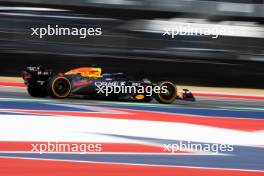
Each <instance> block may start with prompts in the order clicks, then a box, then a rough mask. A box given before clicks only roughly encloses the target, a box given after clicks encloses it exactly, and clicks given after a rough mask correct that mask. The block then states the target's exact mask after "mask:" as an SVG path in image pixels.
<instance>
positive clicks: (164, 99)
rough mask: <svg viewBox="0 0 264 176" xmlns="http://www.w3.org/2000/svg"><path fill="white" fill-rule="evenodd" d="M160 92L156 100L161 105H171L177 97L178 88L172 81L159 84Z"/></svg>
mask: <svg viewBox="0 0 264 176" xmlns="http://www.w3.org/2000/svg"><path fill="white" fill-rule="evenodd" d="M159 86H160V92H159V93H156V94H155V96H154V97H155V99H156V100H157V101H158V102H159V103H165V104H170V103H173V102H174V101H175V99H176V97H177V89H176V86H175V85H174V84H173V83H172V82H170V81H164V82H161V83H159Z"/></svg>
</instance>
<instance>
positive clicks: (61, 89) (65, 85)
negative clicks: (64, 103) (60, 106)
mask: <svg viewBox="0 0 264 176" xmlns="http://www.w3.org/2000/svg"><path fill="white" fill-rule="evenodd" d="M52 90H53V93H54V94H55V95H56V96H57V97H59V98H64V97H67V96H68V95H69V93H70V90H71V85H70V82H69V80H68V79H66V78H63V77H62V78H57V79H55V80H54V82H53V85H52Z"/></svg>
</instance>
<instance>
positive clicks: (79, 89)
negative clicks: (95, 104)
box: [22, 66, 194, 104]
mask: <svg viewBox="0 0 264 176" xmlns="http://www.w3.org/2000/svg"><path fill="white" fill-rule="evenodd" d="M22 77H23V79H24V82H25V84H26V85H27V91H28V93H29V95H31V96H32V97H46V96H51V97H53V98H67V97H69V96H78V95H81V96H85V97H89V98H92V99H108V100H109V99H111V100H129V101H130V100H132V101H138V102H150V101H152V100H153V99H155V100H156V101H158V102H159V103H166V104H169V103H173V102H174V101H175V100H176V99H182V100H190V101H194V97H193V94H192V93H191V92H190V91H189V90H187V89H183V90H182V91H181V92H178V90H177V88H176V86H175V85H174V84H173V83H172V82H170V81H162V82H159V83H152V82H151V81H149V80H148V79H142V80H139V81H133V80H130V79H129V78H127V76H126V75H125V74H124V73H112V74H109V73H104V74H102V68H99V67H96V66H92V67H82V68H76V69H72V70H70V71H68V72H65V73H54V72H53V71H51V70H48V69H45V68H43V67H41V66H34V67H27V68H26V69H25V70H24V71H23V73H22Z"/></svg>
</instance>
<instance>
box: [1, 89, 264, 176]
mask: <svg viewBox="0 0 264 176" xmlns="http://www.w3.org/2000/svg"><path fill="white" fill-rule="evenodd" d="M196 99H197V100H196V102H184V101H176V102H175V103H174V104H172V105H161V104H158V103H156V102H152V103H133V102H112V101H98V100H87V99H81V98H69V99H65V100H56V99H51V98H41V99H36V98H32V97H29V96H28V94H27V93H26V90H25V88H23V87H8V86H2V87H1V86H0V114H1V116H0V117H1V118H0V121H1V122H0V126H1V127H0V128H2V130H1V133H0V140H1V142H0V143H1V145H0V163H1V164H2V166H0V175H16V174H18V171H19V170H21V169H22V170H23V171H24V172H22V173H27V175H29V176H30V175H36V174H37V175H43V176H44V175H50V174H54V173H55V175H72V174H74V175H77V176H79V175H87V173H90V174H88V175H115V176H116V175H188V176H191V175H198V176H199V175H232V176H235V175H250V176H252V175H264V148H263V146H264V133H263V132H264V100H253V99H228V98H219V97H218V98H214V97H196ZM69 117H71V118H69ZM3 132H5V133H3ZM45 141H59V142H68V143H69V142H76V143H77V142H78V143H102V144H103V146H104V148H103V150H102V151H101V152H91V153H88V154H80V153H78V152H77V153H76V152H47V153H45V152H44V154H39V153H38V152H32V151H31V144H32V143H44V142H45ZM179 142H185V143H192V144H210V145H213V144H232V145H233V151H224V152H222V151H221V152H219V153H215V152H208V151H206V152H201V151H194V150H188V151H184V152H182V151H175V153H171V152H169V151H164V145H169V144H179ZM32 167H34V168H32ZM8 168H9V169H8ZM10 168H16V169H10ZM1 170H2V171H1Z"/></svg>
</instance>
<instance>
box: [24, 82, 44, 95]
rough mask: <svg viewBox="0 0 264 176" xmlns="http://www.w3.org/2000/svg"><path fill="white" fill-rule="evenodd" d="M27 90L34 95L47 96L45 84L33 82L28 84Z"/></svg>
mask: <svg viewBox="0 0 264 176" xmlns="http://www.w3.org/2000/svg"><path fill="white" fill-rule="evenodd" d="M27 92H28V94H29V95H30V96H32V97H45V96H46V95H47V93H46V90H45V88H44V87H43V86H38V85H35V84H33V83H30V84H28V86H27Z"/></svg>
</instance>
